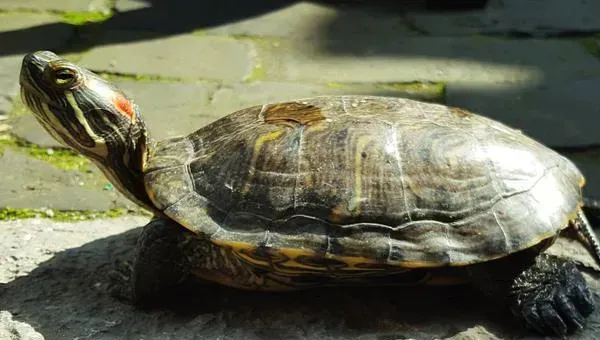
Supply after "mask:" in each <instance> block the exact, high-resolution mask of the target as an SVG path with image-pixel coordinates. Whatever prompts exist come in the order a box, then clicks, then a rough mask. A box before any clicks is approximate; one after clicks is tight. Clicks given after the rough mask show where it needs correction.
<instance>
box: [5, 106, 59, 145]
mask: <svg viewBox="0 0 600 340" xmlns="http://www.w3.org/2000/svg"><path fill="white" fill-rule="evenodd" d="M10 125H11V133H12V134H14V135H15V136H18V137H19V138H21V139H23V140H26V141H28V142H29V143H33V144H36V145H39V146H42V147H46V148H64V146H63V145H62V144H60V143H59V142H57V141H56V139H54V138H53V137H52V136H50V134H49V133H48V132H46V130H44V128H43V127H42V126H41V125H40V123H38V121H37V119H35V117H34V116H33V114H26V115H19V116H17V117H12V118H11V119H10Z"/></svg>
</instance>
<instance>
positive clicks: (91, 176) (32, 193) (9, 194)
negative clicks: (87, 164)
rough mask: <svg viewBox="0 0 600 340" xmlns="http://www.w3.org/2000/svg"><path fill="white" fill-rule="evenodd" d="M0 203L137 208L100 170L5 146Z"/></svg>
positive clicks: (0, 160) (0, 162)
mask: <svg viewBox="0 0 600 340" xmlns="http://www.w3.org/2000/svg"><path fill="white" fill-rule="evenodd" d="M0 178H2V179H3V180H2V181H0V193H1V194H0V207H1V208H4V207H11V208H18V209H25V208H27V209H44V208H49V209H54V210H109V209H113V208H135V205H134V204H133V203H131V202H129V200H127V199H126V198H124V197H123V196H122V195H121V194H119V193H118V192H117V191H116V190H114V189H113V190H103V189H102V186H103V183H108V181H107V180H106V179H104V178H102V177H100V175H99V174H98V173H81V172H77V171H71V170H63V169H58V168H56V167H53V166H52V165H50V164H48V163H46V162H44V161H41V160H37V159H34V158H31V157H28V156H26V155H23V154H20V153H17V152H13V151H11V150H5V151H4V153H3V154H2V155H1V156H0Z"/></svg>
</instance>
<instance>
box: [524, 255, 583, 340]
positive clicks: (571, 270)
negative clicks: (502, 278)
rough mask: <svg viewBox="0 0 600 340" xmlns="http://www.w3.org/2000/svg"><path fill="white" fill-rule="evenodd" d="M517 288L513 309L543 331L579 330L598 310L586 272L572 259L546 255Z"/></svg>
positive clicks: (561, 332) (530, 324)
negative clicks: (581, 270) (596, 309)
mask: <svg viewBox="0 0 600 340" xmlns="http://www.w3.org/2000/svg"><path fill="white" fill-rule="evenodd" d="M513 289H514V290H513V292H514V298H515V300H514V306H513V312H514V313H515V314H516V315H518V316H521V317H522V318H523V320H524V321H525V323H526V324H527V325H528V326H529V327H530V328H532V329H535V330H536V331H538V332H540V333H542V334H547V335H557V336H565V335H566V334H568V333H571V332H574V331H576V330H579V329H581V328H583V324H584V322H585V317H587V316H588V315H589V314H591V312H592V311H593V310H594V303H593V298H592V296H591V294H590V291H589V290H588V288H587V286H586V283H585V280H584V278H583V275H581V272H579V270H577V268H576V267H575V265H574V264H573V263H571V262H564V263H560V262H559V261H555V260H553V259H552V258H546V257H542V259H540V260H539V261H538V263H537V264H536V265H534V266H533V267H531V268H530V269H528V270H527V271H525V272H523V273H522V274H521V275H520V277H519V278H518V279H517V280H516V282H515V286H514V287H513Z"/></svg>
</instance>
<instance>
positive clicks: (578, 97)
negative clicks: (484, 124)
mask: <svg viewBox="0 0 600 340" xmlns="http://www.w3.org/2000/svg"><path fill="white" fill-rule="evenodd" d="M598 88H600V76H595V77H588V78H581V79H564V80H562V81H561V80H556V81H549V82H543V83H541V84H538V85H536V86H523V85H522V86H515V84H501V83H498V84H491V85H485V86H473V85H472V84H468V83H467V84H463V83H461V82H457V83H449V84H448V86H447V88H446V102H447V104H448V105H453V106H459V107H463V108H466V109H469V110H472V111H475V112H479V113H481V114H483V115H485V116H488V117H491V118H494V119H497V120H499V121H502V122H504V123H506V124H508V125H510V126H513V127H515V128H518V129H521V130H523V131H524V132H525V133H526V134H528V135H530V136H532V137H534V138H537V139H539V140H540V141H542V142H543V143H546V144H548V145H553V146H577V145H591V144H600V134H598V125H600V96H598Z"/></svg>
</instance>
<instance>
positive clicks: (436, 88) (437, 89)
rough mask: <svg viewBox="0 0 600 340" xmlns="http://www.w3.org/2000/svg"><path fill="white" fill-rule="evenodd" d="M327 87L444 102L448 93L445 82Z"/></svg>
mask: <svg viewBox="0 0 600 340" xmlns="http://www.w3.org/2000/svg"><path fill="white" fill-rule="evenodd" d="M326 86H327V87H329V88H332V89H342V90H344V89H346V90H365V91H368V90H373V89H375V90H387V91H390V92H404V93H419V94H423V95H427V96H428V97H432V98H435V99H438V100H440V101H443V99H444V97H445V93H446V83H445V82H406V83H394V82H391V83H336V82H329V83H327V84H326Z"/></svg>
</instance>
